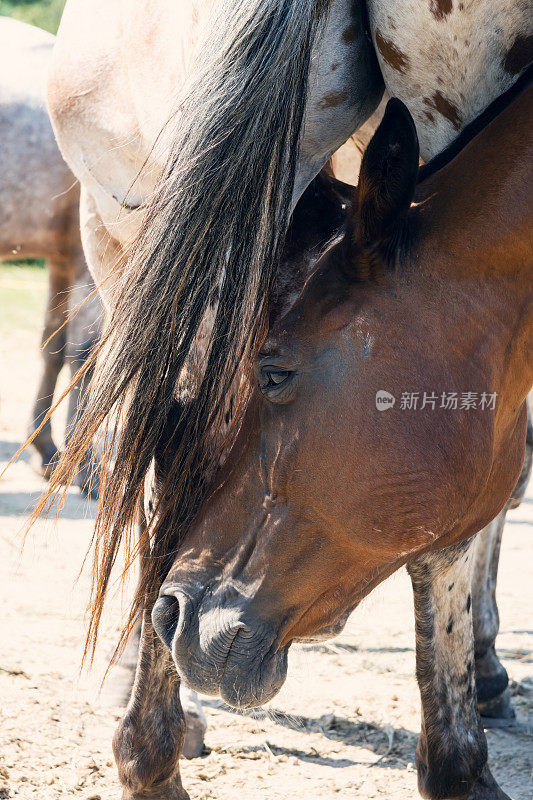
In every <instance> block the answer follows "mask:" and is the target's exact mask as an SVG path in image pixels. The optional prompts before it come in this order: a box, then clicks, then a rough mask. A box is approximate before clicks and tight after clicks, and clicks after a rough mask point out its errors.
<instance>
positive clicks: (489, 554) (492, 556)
mask: <svg viewBox="0 0 533 800" xmlns="http://www.w3.org/2000/svg"><path fill="white" fill-rule="evenodd" d="M532 453H533V426H532V424H531V415H530V414H529V409H528V431H527V441H526V455H525V459H524V466H523V467H522V471H521V473H520V477H519V479H518V482H517V484H516V487H515V489H514V491H513V493H512V495H511V498H510V500H509V502H508V504H507V507H506V508H505V509H503V511H502V512H501V513H500V514H499V515H498V516H497V517H496V519H495V520H493V521H492V522H491V523H490V525H487V527H486V528H484V529H483V530H482V531H481V532H480V533H479V534H478V536H477V538H476V543H475V551H474V552H475V556H474V568H473V576H472V615H473V624H474V642H475V664H476V689H477V698H478V707H479V711H480V714H481V717H482V719H483V724H484V725H485V727H506V726H508V725H512V724H513V721H514V719H515V713H514V711H513V708H512V705H511V698H510V695H509V690H508V688H507V686H508V682H509V679H508V676H507V671H506V670H505V667H504V666H503V664H502V663H501V662H500V660H499V658H498V656H497V653H496V636H497V635H498V630H499V624H500V620H499V614H498V605H497V603H496V582H497V577H498V563H499V559H500V546H501V540H502V534H503V529H504V525H505V518H506V515H507V510H508V509H509V508H516V507H517V506H518V505H519V504H520V501H521V500H522V497H523V495H524V493H525V490H526V487H527V483H528V479H529V475H530V473H531V461H532Z"/></svg>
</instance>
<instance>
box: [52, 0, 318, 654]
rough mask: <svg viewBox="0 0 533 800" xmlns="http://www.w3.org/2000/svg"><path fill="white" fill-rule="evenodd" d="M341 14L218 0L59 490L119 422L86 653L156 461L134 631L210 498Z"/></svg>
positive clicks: (303, 5)
mask: <svg viewBox="0 0 533 800" xmlns="http://www.w3.org/2000/svg"><path fill="white" fill-rule="evenodd" d="M328 5H329V0H269V2H265V0H226V1H225V2H221V1H220V0H219V2H218V3H217V6H219V12H218V13H217V16H216V18H215V19H214V21H213V24H212V26H211V28H210V32H209V34H208V36H207V41H206V42H205V43H204V45H203V47H202V49H201V52H200V54H199V58H198V59H197V63H196V65H195V67H194V69H193V70H192V72H191V75H192V77H191V81H190V83H189V85H188V87H187V92H186V93H185V96H184V97H183V100H182V102H181V103H180V106H179V109H178V111H177V113H176V114H175V115H174V117H173V118H172V120H171V122H170V123H169V126H168V127H167V128H166V134H168V132H169V131H170V132H171V137H170V138H171V139H172V141H173V145H172V148H171V153H170V157H169V160H168V164H167V166H166V169H165V171H164V174H163V177H162V180H161V182H160V185H159V187H158V190H157V192H156V193H155V195H154V197H153V198H152V199H151V200H150V201H149V204H148V207H147V210H146V215H145V219H144V222H143V225H142V228H141V231H140V235H139V237H138V239H137V241H136V243H135V245H134V247H133V249H132V252H131V255H130V258H129V262H128V264H127V266H126V268H125V269H124V270H122V271H121V273H120V275H117V284H116V290H115V295H114V296H115V297H116V303H115V306H114V309H113V314H112V317H111V319H110V321H109V325H108V327H107V330H106V332H105V334H104V336H103V338H102V342H101V344H100V346H99V358H98V366H97V371H96V375H95V379H94V381H93V384H92V390H91V392H90V396H89V399H88V405H87V409H86V411H85V413H84V415H83V416H82V418H81V420H80V423H79V424H78V427H77V429H76V431H75V432H74V434H73V436H72V438H71V441H70V444H69V447H68V449H67V451H66V453H65V455H64V457H63V460H62V461H61V462H60V464H59V466H58V469H57V471H56V474H55V476H54V478H53V481H52V485H51V490H52V491H55V490H57V489H58V488H59V486H60V482H63V481H65V480H69V479H71V478H72V475H73V474H74V471H75V469H76V465H77V464H79V463H80V461H81V459H82V458H83V455H84V454H85V452H86V451H87V448H88V446H89V444H90V440H91V437H92V436H93V435H94V433H95V432H96V431H97V430H98V429H101V428H102V426H104V428H106V427H107V429H108V433H109V434H110V435H109V436H108V440H107V441H108V448H107V451H106V452H107V455H106V469H105V470H104V477H103V480H102V484H101V494H100V507H99V510H98V514H97V519H96V527H95V538H94V542H95V554H94V570H93V595H92V606H91V621H90V628H89V633H88V640H87V645H88V647H89V648H91V645H92V648H94V644H95V642H96V636H97V632H98V625H99V621H100V615H101V612H102V607H103V602H104V600H105V597H106V592H107V589H108V585H109V580H110V574H111V570H112V568H113V565H114V564H115V562H116V559H117V554H118V551H119V547H120V546H121V545H125V547H126V550H127V552H128V554H127V556H126V562H127V563H131V561H132V558H133V554H134V551H135V538H136V537H135V534H134V529H135V522H136V516H137V514H138V512H139V506H140V504H141V498H142V492H143V485H144V480H145V476H146V474H147V472H148V469H149V467H150V464H151V462H152V459H153V457H154V454H155V453H156V450H157V449H158V448H162V447H163V448H166V452H167V456H168V454H169V453H170V449H171V453H170V454H171V456H172V457H171V459H170V461H169V462H168V463H170V467H169V469H168V471H167V475H166V476H165V478H166V480H165V488H164V491H163V492H162V494H163V496H164V498H165V502H164V505H160V508H159V509H158V514H157V522H156V523H155V524H153V525H152V526H150V527H149V528H148V531H147V532H145V533H144V534H143V536H144V538H145V541H144V545H143V546H146V541H147V539H148V540H149V546H150V548H151V553H152V557H151V558H150V559H145V562H144V563H145V566H144V567H143V569H142V574H141V578H140V582H139V589H138V592H137V595H136V598H135V601H134V604H133V608H132V611H131V615H130V620H132V619H133V618H134V617H135V614H136V613H137V612H138V610H139V608H140V607H142V605H143V604H144V603H145V602H146V598H147V597H150V596H153V593H154V592H155V591H156V590H157V588H158V586H159V585H160V582H161V579H162V577H163V576H162V571H163V570H164V569H165V565H166V563H167V557H168V554H169V552H171V550H172V548H175V546H176V543H177V542H178V541H179V537H180V536H181V535H182V534H183V532H184V530H185V529H186V526H187V525H188V524H189V522H190V520H191V518H192V515H193V513H194V511H195V509H197V507H198V504H199V502H201V500H202V498H203V496H204V495H205V490H206V481H205V475H206V471H207V469H208V467H209V465H210V463H211V460H212V457H213V455H212V453H211V454H210V453H209V447H208V446H207V445H206V443H207V442H208V441H209V438H210V434H211V433H212V432H213V431H214V430H216V428H217V426H218V424H219V422H220V418H221V408H222V404H223V400H224V395H225V393H226V392H227V391H228V390H229V387H230V386H231V384H232V382H233V380H234V377H235V375H236V373H237V371H238V370H239V369H240V368H242V366H243V364H245V363H246V361H247V359H249V357H250V355H251V354H252V353H253V352H254V349H255V348H256V347H257V346H258V341H259V337H260V335H261V330H262V328H263V325H264V318H265V307H266V301H267V299H268V295H269V292H270V289H271V286H272V281H273V276H274V274H275V271H276V268H277V263H278V257H279V253H280V248H281V245H282V243H283V240H284V235H285V232H286V228H287V225H288V220H289V217H290V211H291V202H292V193H293V187H294V181H295V171H296V163H297V154H298V143H299V137H300V132H301V128H302V123H303V118H304V111H305V107H306V100H307V84H308V76H309V71H310V58H311V51H312V47H313V42H314V40H315V37H316V34H317V30H318V26H319V25H320V23H321V19H322V17H323V16H324V14H325V13H326V10H327V7H328ZM214 296H216V297H217V301H216V303H214V302H213V298H214ZM210 310H211V313H212V314H213V316H214V322H213V325H212V330H211V333H210V335H209V341H208V346H207V359H206V366H205V369H203V371H202V374H201V377H200V379H199V385H198V386H197V387H196V389H195V390H194V391H193V392H190V393H188V395H187V397H186V401H185V402H183V403H180V404H179V408H180V409H181V410H180V412H179V414H177V416H176V413H175V409H176V408H177V407H178V406H177V404H176V399H177V387H178V386H179V385H180V381H181V384H183V379H184V374H185V371H186V369H187V364H188V359H189V358H190V354H191V349H192V348H193V346H194V343H195V340H196V339H197V337H198V333H199V329H200V326H201V324H202V322H203V321H205V319H206V316H207V315H208V314H209V312H210ZM173 409H174V411H173ZM172 419H173V420H174V422H172V425H171V427H172V428H173V430H171V431H170V432H169V420H172ZM176 431H179V435H177V434H176ZM165 443H166V444H165ZM169 448H170V449H169ZM92 648H91V649H92Z"/></svg>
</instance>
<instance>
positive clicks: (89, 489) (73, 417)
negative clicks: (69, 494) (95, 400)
mask: <svg viewBox="0 0 533 800" xmlns="http://www.w3.org/2000/svg"><path fill="white" fill-rule="evenodd" d="M79 260H80V262H81V263H80V268H79V270H78V273H77V275H76V280H75V283H74V286H73V289H72V292H71V311H72V314H73V316H72V319H71V320H70V322H69V326H68V335H67V343H66V360H67V361H68V364H69V367H70V371H71V376H72V378H74V376H75V375H76V373H77V372H78V370H80V369H81V368H82V367H83V366H84V365H85V364H86V362H87V359H88V358H89V356H90V354H91V351H92V349H93V347H94V346H95V345H96V343H97V342H98V339H99V338H100V334H101V329H102V319H103V308H102V304H101V301H100V297H99V295H98V293H97V292H96V291H95V286H94V282H93V280H92V278H91V275H90V273H89V270H88V269H87V267H86V265H85V262H84V260H83V256H82V255H81V250H80V259H79ZM92 374H93V368H92V366H89V367H88V368H87V369H86V371H85V373H84V374H83V376H82V377H81V378H79V379H78V380H77V381H76V383H75V384H74V386H73V387H72V389H71V391H70V395H69V406H68V413H67V429H66V434H65V440H66V442H67V443H68V441H69V438H70V437H71V436H72V433H73V431H74V430H75V428H76V424H77V422H78V420H79V418H80V416H81V415H82V413H83V410H84V408H85V405H86V399H87V390H88V386H89V383H90V381H91V378H92ZM76 483H77V485H78V486H79V487H80V489H81V491H82V493H83V494H85V495H87V496H88V497H92V498H93V499H96V498H97V497H98V491H99V488H100V478H99V469H98V458H97V455H96V453H95V452H94V449H93V447H91V448H89V450H88V452H87V454H86V456H85V458H84V460H83V462H82V464H81V465H80V467H79V470H78V474H77V475H76Z"/></svg>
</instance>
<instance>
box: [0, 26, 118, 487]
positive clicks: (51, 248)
mask: <svg viewBox="0 0 533 800" xmlns="http://www.w3.org/2000/svg"><path fill="white" fill-rule="evenodd" d="M53 45H54V37H53V36H51V35H50V34H49V33H46V32H45V31H42V30H39V29H38V28H33V27H31V26H30V25H26V24H24V23H22V22H17V21H15V20H11V19H7V18H5V17H1V18H0V198H1V202H0V259H12V258H13V257H16V258H44V259H46V261H47V266H48V276H49V293H48V301H47V306H46V315H45V322H44V330H43V337H42V340H43V345H44V347H43V350H42V358H43V371H42V375H41V379H40V382H39V388H38V390H37V396H36V399H35V402H34V405H33V411H32V416H31V422H30V428H29V433H30V434H32V433H33V432H34V431H36V430H37V428H38V427H39V426H40V424H41V422H42V421H43V420H44V419H45V417H46V415H47V414H48V412H49V410H50V407H51V405H52V400H53V396H54V389H55V386H56V382H57V378H58V375H59V373H60V371H61V369H62V367H63V365H64V363H65V362H67V363H68V364H69V366H70V369H71V371H72V374H75V373H76V372H77V370H78V369H79V368H80V367H81V366H82V365H83V364H84V363H85V361H86V359H87V355H88V353H89V350H90V349H91V347H92V345H93V344H94V343H95V341H96V340H97V339H98V334H99V330H100V325H101V316H102V306H101V303H100V300H99V298H98V296H94V295H93V296H92V297H90V298H89V295H90V294H91V292H92V291H93V290H94V283H93V280H92V277H91V275H90V273H89V271H88V269H87V265H86V261H85V258H84V255H83V249H82V245H81V240H80V230H79V186H78V183H77V181H76V179H75V178H74V176H73V174H72V173H71V171H70V170H69V168H68V167H67V165H66V164H65V162H64V161H63V158H62V157H61V153H60V152H59V149H58V147H57V144H56V142H55V137H54V133H53V131H52V126H51V125H50V120H49V118H48V113H47V111H46V77H47V74H48V70H49V66H50V61H51V58H52V50H53ZM83 301H85V303H83V305H82V306H81V308H80V311H79V312H78V313H77V314H75V315H74V317H73V319H72V321H71V323H70V324H69V325H68V326H65V327H63V328H62V327H61V326H62V325H63V323H64V322H65V321H66V319H67V317H68V314H69V312H70V311H72V310H73V309H74V308H76V307H77V306H78V305H79V304H80V303H82V302H83ZM58 329H61V330H60V331H59V332H58V333H56V331H58ZM54 334H55V335H54ZM89 378H90V374H88V375H86V376H85V378H83V379H82V380H80V381H79V382H78V383H77V385H76V386H75V388H74V390H73V391H72V392H71V394H70V398H69V410H68V427H67V439H68V435H69V432H70V431H71V430H72V428H73V427H74V425H75V423H76V419H77V416H78V414H79V413H80V412H81V411H82V409H83V399H82V398H83V387H84V384H85V383H86V382H87V381H88V380H89ZM80 401H81V402H80ZM33 447H34V448H35V450H36V454H35V458H34V465H35V466H36V468H37V470H38V471H39V472H40V473H41V474H42V475H44V476H45V477H49V476H50V474H51V472H52V470H53V468H54V466H55V465H56V464H57V461H58V459H59V451H58V448H57V446H56V444H55V442H54V441H53V439H52V429H51V424H50V419H48V420H47V422H46V423H45V425H44V426H43V427H42V428H41V430H40V431H39V433H38V434H37V436H36V437H35V438H34V439H33ZM91 468H92V463H91V458H90V457H88V458H87V459H86V460H85V462H84V464H83V465H82V467H81V469H80V470H79V472H78V476H77V481H78V483H79V485H80V487H81V488H82V491H84V492H89V493H92V495H93V496H96V495H97V492H98V483H97V480H93V483H92V485H90V471H91Z"/></svg>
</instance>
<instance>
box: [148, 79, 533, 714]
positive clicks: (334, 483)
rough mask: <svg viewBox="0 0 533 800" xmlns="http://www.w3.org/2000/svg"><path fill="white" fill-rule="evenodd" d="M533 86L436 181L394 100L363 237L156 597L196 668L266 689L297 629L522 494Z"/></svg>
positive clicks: (264, 390) (286, 361) (234, 693)
mask: <svg viewBox="0 0 533 800" xmlns="http://www.w3.org/2000/svg"><path fill="white" fill-rule="evenodd" d="M531 99H532V98H531V92H523V93H521V94H520V95H519V96H518V99H514V100H513V102H511V103H508V105H507V106H506V107H505V108H504V110H503V111H501V113H499V114H498V115H497V116H495V118H494V119H493V120H492V121H491V122H490V123H489V124H487V125H485V126H484V127H483V129H482V130H481V131H479V132H478V133H477V134H476V135H475V136H473V135H471V138H470V141H469V142H468V143H467V144H466V146H464V147H463V148H462V149H461V150H460V152H459V153H457V154H455V155H453V154H452V155H451V156H450V157H449V158H448V161H447V163H445V164H444V165H443V166H440V165H439V166H440V168H438V169H436V170H433V171H432V170H429V172H428V171H426V172H424V173H423V179H422V180H419V176H418V143H417V136H416V131H415V127H414V124H413V122H412V119H411V117H410V115H409V113H408V111H407V110H406V108H405V107H404V106H403V105H402V104H401V103H400V102H399V101H397V100H392V101H391V102H390V103H389V105H388V107H387V110H386V113H385V116H384V119H383V122H382V123H381V125H380V127H379V129H378V130H377V132H376V134H375V136H374V138H373V139H372V141H371V143H370V145H369V147H368V149H367V151H366V153H365V156H364V159H363V163H362V167H361V174H360V180H359V186H358V188H357V190H356V192H355V197H354V200H353V203H352V206H351V209H350V211H349V217H348V222H347V224H346V232H345V235H344V237H343V238H342V239H339V240H338V241H337V242H336V243H334V244H333V245H332V246H331V247H330V248H329V250H327V251H326V253H325V254H323V255H322V256H321V257H320V258H319V259H318V261H317V263H316V268H315V271H314V272H313V274H312V276H311V277H310V279H309V280H308V281H307V283H306V285H305V286H304V288H303V290H302V291H301V293H300V294H299V296H298V298H297V299H296V301H295V302H294V303H293V305H292V307H291V308H290V309H289V311H288V312H287V313H285V314H284V315H283V316H281V317H280V318H279V319H278V320H277V321H276V323H275V324H274V325H273V327H272V328H271V330H270V332H269V334H268V336H267V338H266V340H265V342H264V343H263V346H262V349H261V352H260V353H259V354H258V357H257V360H256V364H255V388H254V389H253V392H252V397H251V400H250V402H249V404H248V406H247V409H246V412H245V414H244V416H243V419H242V422H241V425H240V429H239V431H238V434H237V435H236V439H235V441H234V444H233V446H232V449H231V452H230V454H229V457H228V458H227V460H226V461H225V463H224V466H223V467H222V468H221V470H220V474H219V475H218V477H217V480H216V486H215V488H214V490H213V491H212V492H211V494H210V496H209V498H208V499H207V501H206V502H205V503H204V504H203V506H202V507H201V508H200V511H199V513H198V514H197V516H196V518H195V521H194V522H193V525H192V527H191V529H190V531H189V533H188V535H187V537H186V538H185V540H184V542H183V543H182V545H181V547H180V548H179V550H178V552H177V555H176V557H175V560H174V563H173V565H172V568H171V569H170V572H169V574H168V577H167V578H166V580H165V582H164V584H163V586H162V588H161V592H160V598H159V600H158V601H157V603H156V605H155V607H154V613H153V619H154V624H155V627H156V630H157V631H158V633H159V634H160V636H161V637H162V639H163V640H164V641H165V642H166V643H167V645H168V646H169V648H170V649H171V651H172V653H173V656H174V660H175V663H176V666H177V668H178V671H179V673H180V675H181V676H182V677H183V678H184V680H185V681H186V682H187V683H188V684H189V685H190V686H191V687H193V688H196V689H198V690H200V691H202V692H206V693H208V694H211V693H215V694H218V693H220V694H221V695H222V697H223V698H224V699H225V700H226V701H227V702H229V703H231V704H232V705H234V706H243V707H244V706H254V705H258V704H261V703H263V702H265V701H266V700H268V699H269V698H271V697H272V696H273V695H274V694H275V693H276V692H277V691H278V690H279V688H280V686H281V685H282V683H283V681H284V678H285V674H286V668H287V653H288V649H289V646H290V644H291V643H292V642H293V641H297V640H302V639H314V638H317V637H321V636H326V635H331V634H332V633H335V632H337V631H338V630H339V629H340V628H341V627H342V625H343V623H344V621H345V619H346V617H347V615H348V614H349V612H350V611H351V610H352V609H353V608H354V607H355V606H356V605H357V603H358V602H359V601H360V600H361V599H362V598H363V597H364V596H365V595H366V594H368V592H369V591H370V590H371V589H372V588H373V587H374V586H376V584H378V583H379V582H380V581H382V580H383V579H384V578H386V577H387V576H388V575H390V574H391V573H392V572H393V571H394V570H396V569H397V568H398V567H400V566H401V565H402V564H404V563H406V562H407V561H409V560H410V559H411V558H412V557H413V556H414V555H415V554H418V553H421V552H423V551H424V550H428V549H433V548H440V547H444V546H447V545H450V544H452V543H455V542H459V541H461V540H464V539H467V538H468V537H470V536H472V535H473V534H475V533H476V532H477V531H479V530H480V529H481V528H483V527H484V526H485V525H486V524H487V523H488V522H490V521H491V520H492V519H493V518H494V517H495V516H496V514H497V513H498V512H499V510H500V509H501V508H502V507H503V505H504V504H505V502H506V500H507V498H508V497H509V495H510V493H511V491H512V489H513V486H514V484H515V482H516V479H517V477H518V474H519V472H520V468H521V465H522V459H523V454H524V441H525V425H526V415H525V403H524V401H525V397H526V394H527V392H528V391H529V389H530V387H531V382H532V375H533V359H532V350H533V348H531V339H532V334H533V330H532V325H533V321H532V302H533V294H532V290H531V286H532V278H533V267H532V265H531V230H532V225H531V222H532V220H531V216H532V204H531V195H530V186H531V178H530V174H528V173H529V169H528V168H529V166H530V164H531V137H530V136H529V134H528V130H529V120H530V118H531V113H532V102H531ZM393 399H395V402H394V404H393Z"/></svg>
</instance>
